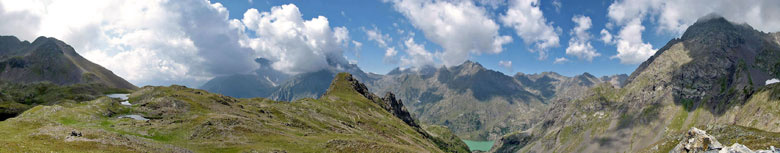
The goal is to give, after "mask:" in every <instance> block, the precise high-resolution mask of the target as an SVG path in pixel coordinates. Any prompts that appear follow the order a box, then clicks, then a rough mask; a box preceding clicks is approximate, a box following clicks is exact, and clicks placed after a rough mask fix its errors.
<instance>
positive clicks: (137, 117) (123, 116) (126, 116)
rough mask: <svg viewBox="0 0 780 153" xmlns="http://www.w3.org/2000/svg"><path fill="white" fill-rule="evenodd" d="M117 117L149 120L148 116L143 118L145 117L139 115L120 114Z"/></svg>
mask: <svg viewBox="0 0 780 153" xmlns="http://www.w3.org/2000/svg"><path fill="white" fill-rule="evenodd" d="M119 118H131V119H134V120H139V121H148V120H149V119H148V118H145V117H143V116H141V115H122V116H119Z"/></svg>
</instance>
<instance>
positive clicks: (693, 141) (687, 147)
mask: <svg viewBox="0 0 780 153" xmlns="http://www.w3.org/2000/svg"><path fill="white" fill-rule="evenodd" d="M697 152H704V153H716V152H717V153H780V149H777V148H775V147H774V146H772V147H770V148H769V150H756V151H753V150H751V149H750V148H748V147H747V146H745V145H742V144H739V143H734V144H732V145H731V146H726V147H724V146H723V145H721V144H720V142H718V140H717V139H715V137H713V136H711V135H708V134H707V132H705V131H704V130H699V129H697V128H695V127H694V128H691V130H689V131H688V133H686V134H685V138H684V139H683V140H681V141H680V143H679V144H677V146H675V147H674V149H672V150H671V151H669V153H697Z"/></svg>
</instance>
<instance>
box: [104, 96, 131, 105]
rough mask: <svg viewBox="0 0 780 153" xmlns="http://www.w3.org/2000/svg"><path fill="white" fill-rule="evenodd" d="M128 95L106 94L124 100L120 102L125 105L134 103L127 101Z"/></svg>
mask: <svg viewBox="0 0 780 153" xmlns="http://www.w3.org/2000/svg"><path fill="white" fill-rule="evenodd" d="M127 95H128V94H108V95H106V96H108V97H110V98H119V99H120V100H122V102H120V104H122V105H125V106H130V105H132V104H130V102H128V101H127Z"/></svg>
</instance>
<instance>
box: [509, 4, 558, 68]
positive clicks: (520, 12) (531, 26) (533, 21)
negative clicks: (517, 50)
mask: <svg viewBox="0 0 780 153" xmlns="http://www.w3.org/2000/svg"><path fill="white" fill-rule="evenodd" d="M500 20H501V21H502V22H503V24H504V26H507V27H511V28H514V30H515V32H516V33H517V35H518V36H520V38H522V39H523V42H525V43H526V44H533V46H534V48H532V49H531V52H538V53H539V59H545V58H546V57H547V50H548V49H549V48H552V47H557V46H559V45H560V44H559V43H560V38H559V37H558V35H559V33H560V32H559V31H560V30H557V29H556V28H554V27H553V25H552V23H551V22H547V19H545V17H544V15H543V13H542V10H540V9H539V0H514V1H511V2H510V5H509V9H507V11H506V13H505V14H503V15H501V17H500Z"/></svg>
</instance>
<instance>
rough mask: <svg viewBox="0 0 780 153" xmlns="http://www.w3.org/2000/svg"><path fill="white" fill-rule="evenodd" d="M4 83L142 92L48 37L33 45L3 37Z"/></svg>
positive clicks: (0, 74) (0, 49) (0, 78)
mask: <svg viewBox="0 0 780 153" xmlns="http://www.w3.org/2000/svg"><path fill="white" fill-rule="evenodd" d="M0 81H8V82H18V83H31V82H40V81H49V82H52V83H54V84H58V85H71V84H77V83H99V84H104V85H107V86H109V87H113V88H121V89H137V88H138V87H136V86H135V85H133V84H131V83H130V82H127V81H126V80H124V79H122V78H121V77H119V76H116V75H115V74H114V73H113V72H111V71H109V70H108V69H105V68H103V67H101V66H100V65H97V64H95V63H92V62H90V61H89V60H87V59H85V58H83V57H81V55H79V54H78V53H77V52H76V51H75V50H74V49H73V47H71V46H70V45H68V44H65V42H62V41H60V40H57V39H55V38H47V37H38V38H37V39H35V41H33V42H32V43H30V42H28V41H20V40H19V39H17V38H16V37H14V36H0Z"/></svg>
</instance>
